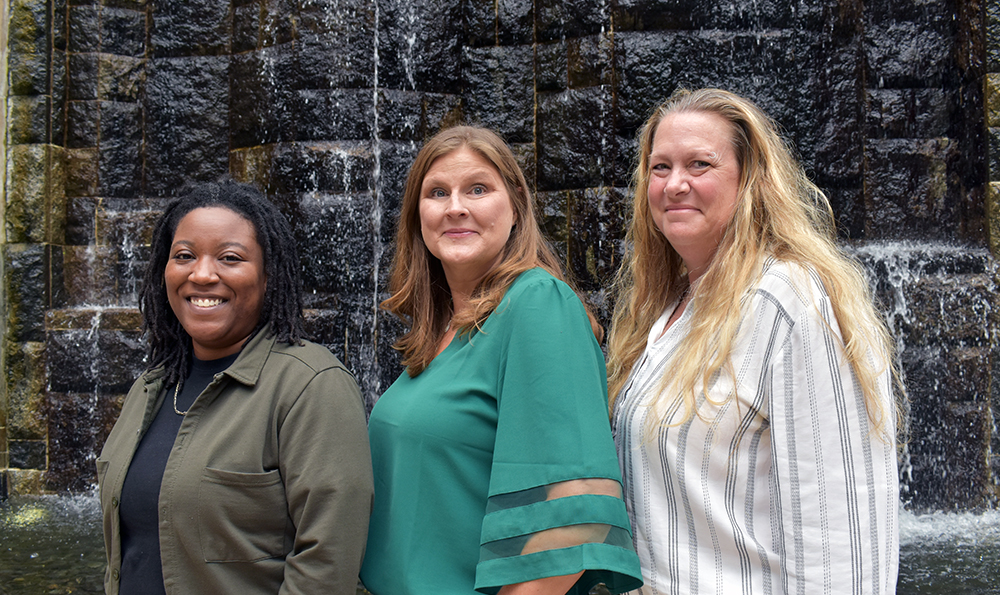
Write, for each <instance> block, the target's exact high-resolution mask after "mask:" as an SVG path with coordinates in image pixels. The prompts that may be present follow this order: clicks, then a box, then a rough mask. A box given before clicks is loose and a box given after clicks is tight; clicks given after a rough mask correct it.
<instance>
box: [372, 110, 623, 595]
mask: <svg viewBox="0 0 1000 595" xmlns="http://www.w3.org/2000/svg"><path fill="white" fill-rule="evenodd" d="M390 290H391V292H392V296H391V297H390V298H389V299H387V300H386V301H385V302H383V304H382V305H383V307H384V308H385V309H387V310H389V311H390V312H392V313H394V314H396V315H397V316H399V317H400V318H402V319H403V321H404V322H405V323H406V324H408V325H409V330H408V332H407V333H406V334H405V335H404V336H403V337H402V338H401V339H400V340H399V341H398V342H397V344H396V348H397V349H399V350H400V351H402V353H403V363H404V365H406V371H405V372H404V373H403V374H402V375H401V376H400V377H399V379H398V380H397V381H396V382H395V383H394V384H393V385H392V386H391V387H390V388H389V389H388V390H387V391H386V392H385V394H383V395H382V397H381V398H380V399H379V401H378V403H376V405H375V408H374V409H373V411H372V414H371V421H370V426H369V432H370V437H371V445H372V453H373V466H374V474H375V486H376V487H375V508H374V511H373V519H372V523H371V527H370V530H369V538H368V549H367V552H366V555H365V562H364V566H363V568H362V572H361V578H362V581H363V582H364V584H365V586H366V587H367V588H368V589H369V590H370V591H371V592H372V593H374V594H375V595H407V594H431V593H433V594H438V593H471V592H473V591H474V590H478V591H480V592H483V593H498V592H499V593H503V594H504V595H514V594H518V593H558V594H562V593H567V592H572V593H587V592H588V591H589V590H590V588H591V587H592V586H593V585H595V584H597V583H605V584H606V585H607V586H608V588H609V589H611V591H612V592H616V593H617V592H621V591H626V590H629V589H634V588H636V587H637V586H639V584H640V583H639V581H638V579H637V577H638V574H639V569H638V560H637V559H636V557H635V553H634V552H633V551H632V547H631V538H630V532H629V525H628V518H627V514H626V511H625V505H624V502H623V501H622V499H621V485H620V477H621V476H620V472H619V469H618V461H617V457H616V455H615V451H614V443H613V441H612V438H611V428H610V425H609V423H608V419H607V392H606V390H607V388H606V382H605V371H604V363H603V362H604V358H603V355H602V353H601V349H600V347H599V345H598V337H597V336H599V335H600V333H601V331H600V327H599V326H597V325H596V324H595V323H594V321H593V318H592V317H591V316H589V313H588V311H587V309H586V307H585V306H584V305H583V303H582V302H581V301H580V299H579V298H578V297H577V295H576V294H575V293H574V292H573V290H572V289H570V288H569V286H568V285H566V283H565V282H564V281H563V275H562V273H561V272H560V268H559V265H558V261H557V260H556V258H555V256H554V255H553V253H552V251H551V249H550V248H549V246H548V244H547V243H546V242H545V240H544V239H543V238H542V235H541V232H540V231H539V229H538V224H537V222H536V221H535V215H534V208H533V206H532V201H531V195H530V193H529V192H528V185H527V182H526V180H525V179H524V174H522V173H521V170H520V168H519V167H518V165H517V162H516V161H515V159H514V156H513V154H512V153H511V152H510V149H509V148H508V147H507V145H506V144H505V143H504V142H503V141H502V140H501V139H500V138H499V137H498V136H497V135H496V134H494V133H492V132H490V131H489V130H485V129H482V128H474V127H467V126H460V127H455V128H450V129H447V130H444V131H443V132H440V133H439V134H438V135H437V136H435V137H434V138H432V139H431V140H430V141H429V142H428V143H427V144H426V145H425V146H424V147H423V148H422V149H421V151H420V153H419V154H418V155H417V158H416V160H415V161H414V163H413V165H412V167H411V169H410V173H409V176H408V178H407V183H406V190H405V194H404V196H403V205H402V212H401V214H400V219H399V230H398V234H397V239H396V254H395V259H394V264H393V273H392V278H391V281H390Z"/></svg>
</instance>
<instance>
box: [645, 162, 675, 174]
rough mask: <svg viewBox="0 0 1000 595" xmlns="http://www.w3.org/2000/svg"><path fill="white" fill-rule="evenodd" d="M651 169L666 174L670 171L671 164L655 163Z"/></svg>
mask: <svg viewBox="0 0 1000 595" xmlns="http://www.w3.org/2000/svg"><path fill="white" fill-rule="evenodd" d="M649 169H650V170H652V171H653V173H658V174H665V173H667V172H669V171H670V166H669V165H667V164H666V163H654V164H653V166H652V167H650V168H649Z"/></svg>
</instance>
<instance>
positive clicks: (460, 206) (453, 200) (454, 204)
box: [445, 192, 469, 217]
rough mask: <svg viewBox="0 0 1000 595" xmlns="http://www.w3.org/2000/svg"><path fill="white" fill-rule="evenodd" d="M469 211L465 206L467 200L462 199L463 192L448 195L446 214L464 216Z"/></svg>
mask: <svg viewBox="0 0 1000 595" xmlns="http://www.w3.org/2000/svg"><path fill="white" fill-rule="evenodd" d="M468 213H469V210H468V209H467V208H466V206H465V201H463V200H462V194H461V193H460V192H452V193H451V196H449V197H448V204H447V206H446V207H445V215H447V216H449V217H464V216H465V215H467V214H468Z"/></svg>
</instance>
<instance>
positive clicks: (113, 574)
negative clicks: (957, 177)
mask: <svg viewBox="0 0 1000 595" xmlns="http://www.w3.org/2000/svg"><path fill="white" fill-rule="evenodd" d="M111 578H113V579H115V580H118V569H117V568H115V569H114V570H112V571H111Z"/></svg>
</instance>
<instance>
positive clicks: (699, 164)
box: [691, 160, 712, 169]
mask: <svg viewBox="0 0 1000 595" xmlns="http://www.w3.org/2000/svg"><path fill="white" fill-rule="evenodd" d="M691 165H692V166H693V167H694V168H695V169H705V168H706V167H711V166H712V164H711V163H709V162H707V161H701V160H697V161H695V162H694V163H692V164H691Z"/></svg>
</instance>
